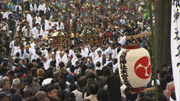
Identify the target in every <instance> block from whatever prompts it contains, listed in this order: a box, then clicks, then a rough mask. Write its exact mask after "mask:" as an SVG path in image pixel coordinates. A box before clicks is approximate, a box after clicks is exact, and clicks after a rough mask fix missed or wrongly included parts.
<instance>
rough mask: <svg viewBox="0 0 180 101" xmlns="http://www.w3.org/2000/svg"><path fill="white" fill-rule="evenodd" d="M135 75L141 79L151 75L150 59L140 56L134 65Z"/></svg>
mask: <svg viewBox="0 0 180 101" xmlns="http://www.w3.org/2000/svg"><path fill="white" fill-rule="evenodd" d="M134 71H135V73H136V75H137V76H138V77H139V78H141V79H148V78H149V77H150V76H151V64H150V59H149V57H147V56H144V57H141V58H140V59H139V60H137V62H136V63H135V66H134Z"/></svg>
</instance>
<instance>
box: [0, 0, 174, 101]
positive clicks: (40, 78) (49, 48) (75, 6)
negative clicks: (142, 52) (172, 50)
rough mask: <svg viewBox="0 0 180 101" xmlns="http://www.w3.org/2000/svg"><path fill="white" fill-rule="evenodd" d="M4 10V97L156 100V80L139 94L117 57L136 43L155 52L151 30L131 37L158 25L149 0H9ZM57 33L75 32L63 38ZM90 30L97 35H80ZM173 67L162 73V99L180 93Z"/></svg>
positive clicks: (0, 72) (10, 100)
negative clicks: (153, 22) (125, 79)
mask: <svg viewBox="0 0 180 101" xmlns="http://www.w3.org/2000/svg"><path fill="white" fill-rule="evenodd" d="M0 11H1V13H0V20H1V23H0V88H1V90H0V100H1V101H22V100H25V101H153V98H154V93H153V92H154V91H153V90H154V89H152V90H149V89H148V88H149V87H153V86H154V85H153V81H150V83H149V85H147V89H145V90H143V91H141V92H139V93H134V92H133V93H132V92H130V88H129V87H126V86H125V85H123V84H122V82H121V80H120V77H119V73H118V63H117V55H118V53H119V52H120V51H121V50H123V48H124V47H125V46H126V45H127V44H129V43H137V44H138V45H140V47H143V48H146V49H147V50H149V52H150V53H151V45H150V38H149V37H142V38H138V39H134V40H129V41H127V40H126V36H129V35H136V34H141V33H146V32H150V24H149V23H150V20H149V15H148V14H147V12H148V11H147V10H146V6H145V3H144V2H139V1H138V0H135V1H134V2H133V3H129V2H128V3H127V2H125V1H124V0H121V1H120V0H114V1H113V0H2V1H1V3H0ZM55 32H58V33H63V34H64V35H68V36H69V37H70V38H68V39H67V41H65V40H63V41H64V42H62V43H61V44H60V45H58V44H57V42H56V41H57V40H55V39H54V38H52V37H51V36H52V35H53V33H55ZM89 32H90V34H92V40H89V41H87V39H86V37H84V39H83V38H80V35H86V34H87V33H88V34H89ZM72 34H73V36H72ZM57 37H60V36H57ZM169 70H170V68H168V66H166V65H163V66H162V68H161V70H160V71H159V72H158V73H157V75H158V80H157V81H158V87H159V89H158V92H159V93H158V96H159V101H167V100H168V99H170V96H171V98H174V96H173V94H174V93H173V89H174V88H173V82H172V77H171V75H172V73H171V72H170V71H169ZM166 85H168V88H166ZM169 89H170V90H169ZM167 91H169V92H168V93H167ZM170 91H172V93H171V92H170Z"/></svg>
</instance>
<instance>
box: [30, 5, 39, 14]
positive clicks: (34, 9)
mask: <svg viewBox="0 0 180 101" xmlns="http://www.w3.org/2000/svg"><path fill="white" fill-rule="evenodd" d="M30 9H31V12H36V11H37V10H38V8H37V5H36V4H34V6H33V5H32V3H31V4H30Z"/></svg>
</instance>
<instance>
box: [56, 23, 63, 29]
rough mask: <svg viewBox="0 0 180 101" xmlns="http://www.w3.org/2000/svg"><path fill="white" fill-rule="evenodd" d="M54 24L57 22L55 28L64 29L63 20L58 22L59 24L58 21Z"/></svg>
mask: <svg viewBox="0 0 180 101" xmlns="http://www.w3.org/2000/svg"><path fill="white" fill-rule="evenodd" d="M56 24H57V29H61V30H64V23H63V22H60V24H59V22H57V23H56Z"/></svg>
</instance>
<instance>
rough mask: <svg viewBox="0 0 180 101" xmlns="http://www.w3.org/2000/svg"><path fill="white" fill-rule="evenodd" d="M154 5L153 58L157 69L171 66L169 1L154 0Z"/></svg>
mask: <svg viewBox="0 0 180 101" xmlns="http://www.w3.org/2000/svg"><path fill="white" fill-rule="evenodd" d="M155 5H156V8H155V9H156V11H155V17H156V18H155V27H154V29H155V52H156V53H155V58H156V68H159V67H160V66H162V65H163V64H166V65H171V55H170V25H171V0H156V4H155Z"/></svg>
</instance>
